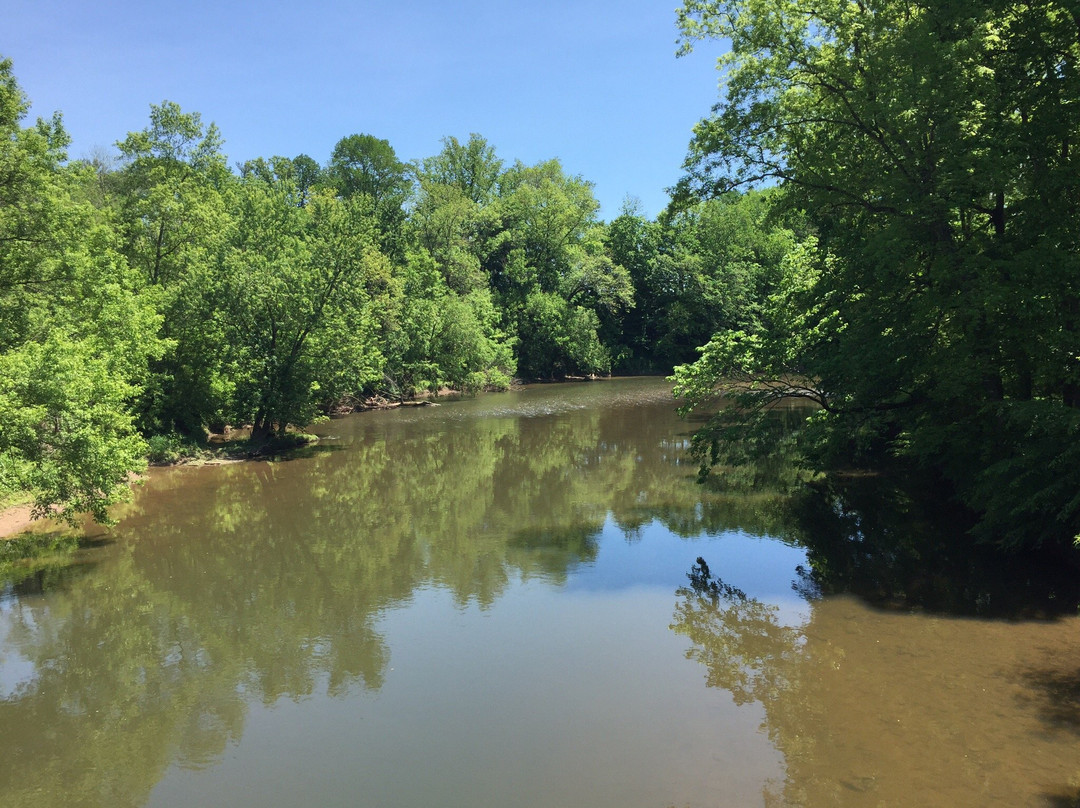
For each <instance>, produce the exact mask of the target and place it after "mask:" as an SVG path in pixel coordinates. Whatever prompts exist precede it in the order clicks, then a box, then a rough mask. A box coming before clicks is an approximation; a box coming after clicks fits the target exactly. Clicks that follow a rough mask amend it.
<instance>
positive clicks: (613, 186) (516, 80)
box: [0, 0, 720, 219]
mask: <svg viewBox="0 0 1080 808" xmlns="http://www.w3.org/2000/svg"><path fill="white" fill-rule="evenodd" d="M676 5H677V0H576V1H575V2H562V1H561V0H548V1H547V2H534V1H533V0H521V1H520V2H512V0H504V2H494V1H493V0H466V1H465V2H453V1H452V0H446V1H444V2H429V0H398V1H397V2H363V1H357V2H345V0H314V2H301V1H299V0H297V1H296V2H291V3H286V2H278V1H277V0H268V1H267V2H252V1H250V0H249V2H227V0H226V1H225V2H201V1H200V2H187V3H162V2H156V0H142V2H131V1H130V0H66V2H62V1H61V0H0V21H2V22H0V55H3V56H6V57H9V58H11V59H12V60H13V61H14V67H15V75H16V77H17V79H18V80H19V83H20V84H21V86H22V88H23V90H24V91H25V92H26V93H27V94H28V95H29V96H30V99H31V101H32V102H33V105H34V106H33V109H32V111H31V115H32V116H37V115H46V116H47V115H51V114H52V112H53V111H54V110H60V111H61V112H62V113H63V114H64V120H65V125H66V127H67V129H68V131H69V133H70V134H71V136H72V138H73V144H72V147H71V150H70V154H71V156H72V157H82V156H86V155H88V154H89V153H90V152H91V150H92V149H93V148H94V147H99V146H108V147H111V146H112V144H113V143H114V142H115V141H116V140H119V139H121V138H123V137H124V135H125V134H126V133H127V132H129V131H134V130H139V129H142V128H144V127H145V126H146V124H147V122H148V116H149V109H150V104H152V103H160V102H161V101H163V100H166V99H167V100H169V101H175V102H176V103H178V104H180V106H181V107H182V108H183V109H184V110H185V111H187V112H199V113H201V115H202V116H203V120H204V121H206V122H209V121H214V122H215V123H217V125H218V127H219V128H220V129H221V132H222V135H223V136H224V138H225V151H226V153H227V154H228V156H229V160H230V162H231V163H235V162H237V161H243V160H246V159H250V158H253V157H259V156H263V157H269V156H271V155H275V154H281V155H285V156H287V157H292V156H295V155H296V154H299V153H301V152H304V153H307V154H309V155H311V156H312V157H314V158H315V159H316V160H318V161H319V162H320V163H323V162H325V161H326V160H327V158H328V157H329V155H330V152H331V150H332V149H333V146H334V144H335V143H336V142H337V141H338V140H339V139H340V138H342V137H344V136H346V135H349V134H353V133H368V134H372V135H375V136H376V137H380V138H385V139H387V140H389V141H390V144H391V145H392V146H393V147H394V149H395V151H396V152H397V155H398V157H399V158H400V159H403V160H410V159H413V158H420V157H426V156H429V155H432V154H435V153H437V152H438V151H439V149H440V147H441V146H440V140H441V139H442V138H443V137H444V136H446V135H455V136H457V137H458V138H460V139H465V138H467V137H468V135H469V133H470V132H478V133H480V134H481V135H483V136H484V137H486V138H487V139H488V142H489V143H491V144H492V145H494V146H495V148H496V150H497V151H498V154H499V156H500V157H502V158H503V160H505V161H506V162H507V163H508V164H509V163H510V162H512V161H513V160H515V159H520V160H522V161H523V162H525V163H535V162H538V161H540V160H545V159H548V158H551V157H558V158H559V159H560V160H561V161H562V163H563V166H564V168H565V169H566V170H567V171H568V172H569V173H571V174H580V175H581V176H583V177H584V178H585V179H587V180H590V181H591V182H593V183H594V184H595V186H596V188H595V190H596V196H597V198H598V199H599V200H600V202H601V205H602V209H601V215H602V216H603V217H604V218H607V219H610V218H612V217H613V216H615V215H617V214H618V211H619V208H620V206H621V204H622V201H623V199H624V198H625V197H626V196H627V195H630V196H635V197H638V198H639V199H640V200H641V201H642V203H643V205H644V208H645V212H646V213H647V214H648V215H650V216H655V215H656V214H657V213H659V211H660V210H661V209H662V208H663V206H664V205H665V204H666V202H667V195H666V193H665V190H664V189H665V188H667V187H670V186H671V185H674V183H675V182H676V181H677V180H678V178H679V176H680V166H681V163H682V160H683V157H684V156H685V152H686V146H687V143H688V142H689V139H690V130H691V127H692V126H693V125H694V123H695V122H696V121H697V120H698V119H700V118H701V117H703V116H705V115H706V114H707V113H708V112H709V109H710V107H711V106H712V105H713V104H714V103H715V102H716V99H717V72H716V70H715V60H716V57H717V56H718V55H719V53H720V46H719V44H717V43H706V44H705V45H704V46H701V45H699V46H698V49H697V50H696V51H695V53H693V54H691V55H690V56H689V57H684V58H681V59H676V58H675V55H674V53H675V50H676V47H677V46H676V41H675V40H676V35H677V32H676V29H675V7H676Z"/></svg>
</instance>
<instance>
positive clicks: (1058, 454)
mask: <svg viewBox="0 0 1080 808" xmlns="http://www.w3.org/2000/svg"><path fill="white" fill-rule="evenodd" d="M679 21H680V27H681V30H682V33H683V37H684V39H683V42H684V45H685V47H687V48H689V47H691V46H692V45H693V44H694V42H696V41H698V40H700V39H703V38H705V39H709V38H721V39H727V40H729V41H730V42H731V45H732V47H731V51H730V52H729V53H728V54H727V55H726V56H724V57H723V58H722V59H721V64H720V67H721V69H722V70H723V74H724V97H723V99H722V101H721V103H720V104H719V105H717V106H716V108H715V109H714V110H713V115H712V116H710V117H709V118H707V119H705V120H703V121H702V122H701V123H700V124H699V125H698V126H697V128H696V130H695V133H694V139H693V141H692V143H691V149H690V155H689V157H688V159H687V168H688V176H687V177H686V179H684V181H683V182H682V183H681V186H680V189H679V194H680V195H682V196H684V197H686V198H690V199H692V198H697V197H700V196H701V195H706V196H708V195H714V194H716V193H721V192H724V191H729V190H731V189H742V188H747V187H753V186H755V185H758V184H761V183H772V184H776V185H779V186H781V187H782V188H783V190H784V202H785V204H786V205H788V206H790V207H792V208H793V209H796V210H800V211H805V214H806V216H807V219H808V224H809V225H810V227H811V235H810V236H808V237H806V238H803V239H801V240H800V242H799V244H798V245H797V247H796V248H795V249H793V250H791V251H789V252H788V253H787V257H786V260H785V262H784V272H783V273H782V280H781V281H780V282H779V285H778V287H777V291H776V293H774V294H773V295H771V296H770V297H769V298H768V300H767V302H766V304H765V311H764V313H763V321H764V323H765V327H764V328H761V329H757V330H753V329H724V330H721V331H719V332H717V333H716V334H715V335H714V336H713V337H712V339H711V340H710V341H709V342H708V344H707V345H706V347H705V349H704V352H703V355H702V356H701V358H700V359H699V360H698V361H697V362H696V363H694V364H693V365H688V366H686V367H684V368H682V369H681V370H680V371H679V372H678V374H677V376H678V385H677V386H678V390H679V391H680V392H681V393H682V394H684V395H685V396H687V398H688V401H689V404H690V405H698V406H702V405H705V404H706V402H707V401H708V400H709V399H710V398H711V397H712V396H713V394H714V392H715V391H717V390H719V391H720V392H722V393H725V394H727V395H729V396H731V397H733V398H734V399H736V400H737V401H738V402H739V404H740V406H739V407H738V408H736V409H729V410H727V411H726V412H725V413H723V414H721V416H720V417H718V418H715V419H713V422H712V423H711V425H710V427H709V428H708V429H707V430H704V431H703V432H701V433H700V434H699V439H698V449H699V451H700V452H701V453H702V456H703V458H704V459H705V460H706V461H707V462H708V461H716V460H718V459H721V457H722V456H723V455H724V453H725V450H726V448H727V447H731V446H735V445H743V446H745V445H751V446H756V447H757V449H758V450H759V451H769V447H770V446H775V445H776V442H777V441H795V442H796V443H797V444H798V445H797V449H798V451H800V452H801V453H802V454H803V456H804V457H806V459H807V460H808V461H809V462H810V463H812V464H813V465H815V466H816V467H819V468H826V467H830V466H833V465H836V464H838V463H847V464H850V463H852V462H857V463H859V464H863V465H866V464H881V463H892V462H897V461H899V462H901V463H903V464H904V465H906V466H908V467H914V468H915V469H917V470H918V471H919V472H920V473H922V474H923V475H925V476H926V477H928V478H939V480H940V484H941V488H942V489H943V490H946V491H950V492H952V495H953V496H954V497H955V498H956V499H957V500H958V501H959V502H961V503H963V504H964V505H965V506H967V507H968V508H970V509H971V510H972V511H973V513H974V515H975V517H976V519H977V524H976V525H975V532H976V534H977V535H978V536H980V537H981V538H984V539H988V540H993V541H995V542H998V543H1001V544H1003V545H1005V546H1013V547H1021V546H1032V545H1039V544H1042V543H1050V544H1067V543H1069V542H1072V541H1073V540H1074V539H1076V540H1078V541H1080V163H1078V148H1077V144H1076V142H1075V140H1076V136H1077V132H1080V8H1078V7H1077V5H1076V3H1074V2H1061V1H1059V0H1034V1H1033V2H1012V0H987V2H983V3H977V4H976V3H964V2H906V1H905V2H900V0H857V1H856V2H849V0H813V2H809V1H808V0H735V1H734V2H713V1H712V0H700V1H699V0H687V2H685V3H684V6H683V8H682V9H681V11H680V16H679ZM790 397H801V398H805V399H808V400H809V401H811V402H813V404H815V405H816V409H815V410H814V411H813V414H812V415H811V416H810V417H809V418H808V419H807V422H806V425H805V427H804V428H803V429H802V430H800V431H799V433H798V434H796V435H794V436H792V435H791V434H790V433H789V434H782V433H781V432H780V431H779V430H777V429H775V427H774V426H773V424H772V423H771V422H770V419H769V418H768V417H767V411H768V407H769V405H770V404H771V403H772V402H775V401H777V400H780V399H784V398H790ZM739 438H743V439H745V438H751V439H752V440H751V441H750V443H749V444H747V442H746V441H745V440H743V441H742V443H738V442H737V441H738V439H739ZM732 439H736V441H735V442H733V440H732Z"/></svg>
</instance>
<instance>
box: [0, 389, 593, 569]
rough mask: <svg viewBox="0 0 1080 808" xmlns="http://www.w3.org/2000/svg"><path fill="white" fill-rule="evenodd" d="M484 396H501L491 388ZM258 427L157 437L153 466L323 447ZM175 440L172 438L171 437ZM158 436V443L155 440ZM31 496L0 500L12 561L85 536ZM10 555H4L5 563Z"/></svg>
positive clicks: (355, 402) (421, 397) (386, 403)
mask: <svg viewBox="0 0 1080 808" xmlns="http://www.w3.org/2000/svg"><path fill="white" fill-rule="evenodd" d="M604 378H609V377H604V376H599V375H595V374H592V375H587V376H567V377H565V378H563V379H535V380H534V379H529V380H525V379H514V380H512V382H511V384H510V385H509V386H510V387H511V388H513V387H521V386H524V385H526V384H548V383H552V382H555V383H567V382H571V383H572V382H588V381H600V380H602V379H604ZM481 392H496V391H495V390H486V391H481ZM466 395H470V394H468V393H466V392H464V391H462V390H456V389H453V388H450V387H441V388H439V389H438V390H437V391H434V392H432V391H428V390H424V391H420V392H418V393H416V394H415V395H414V396H413V397H412V398H401V399H397V400H393V399H389V398H386V397H385V396H382V395H372V396H368V397H366V398H364V399H362V400H360V399H353V398H350V399H348V400H343V401H341V402H338V403H337V404H336V405H335V406H333V407H330V408H328V413H327V415H326V416H325V417H327V418H331V417H344V416H346V415H352V414H358V413H364V412H375V411H382V410H392V409H398V408H411V407H435V406H439V402H438V399H440V398H442V399H454V398H460V397H463V396H466ZM251 432H252V426H251V425H250V424H246V425H244V426H241V427H235V428H234V427H231V426H226V427H225V428H224V430H223V431H222V432H218V433H213V432H207V433H206V434H205V436H204V437H203V439H201V440H192V439H186V438H182V437H181V436H178V435H177V436H152V437H151V440H150V446H151V449H152V450H153V451H152V452H151V453H150V454H149V455H148V456H147V467H148V468H175V467H179V466H214V465H224V464H227V463H244V462H252V461H260V460H262V461H265V460H276V459H287V458H288V457H289V456H290V454H291V453H294V452H296V451H297V450H301V449H304V448H306V447H309V446H313V445H315V444H317V443H318V437H317V436H315V435H313V434H311V433H308V432H306V431H304V430H300V429H290V430H289V431H288V432H286V434H285V435H283V436H281V435H273V436H270V437H269V438H265V439H263V440H262V441H260V442H259V443H257V444H254V445H253V444H252V442H251ZM170 437H171V438H172V440H169V438H170ZM155 438H157V439H158V440H157V441H156V442H155ZM137 484H138V478H136V479H134V480H132V481H131V482H130V483H129V485H137ZM30 500H31V496H30V494H29V493H27V492H22V493H16V494H15V495H13V496H11V497H8V498H7V500H5V501H0V542H8V543H21V544H22V546H21V547H20V548H18V549H15V548H14V547H13V546H9V547H7V548H6V549H5V553H6V560H8V561H12V560H31V559H34V558H36V557H37V556H38V555H40V553H41V552H42V548H49V547H51V546H52V544H53V543H55V541H56V539H57V537H58V536H65V535H70V536H71V537H77V536H78V535H79V534H81V533H82V532H84V530H85V525H84V526H83V527H72V526H71V525H69V524H66V523H64V522H62V521H59V520H58V519H54V518H50V517H39V518H35V516H34V514H33V505H32V504H31V502H30ZM4 560H5V557H4V555H3V554H0V564H2V563H3V561H4Z"/></svg>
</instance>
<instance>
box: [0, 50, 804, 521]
mask: <svg viewBox="0 0 1080 808" xmlns="http://www.w3.org/2000/svg"><path fill="white" fill-rule="evenodd" d="M27 109H28V99H27V98H26V97H25V96H24V94H23V93H22V91H21V90H20V88H19V86H18V84H17V81H16V79H15V76H14V73H13V67H12V64H11V63H10V61H5V62H2V63H0V127H2V130H3V132H2V136H0V490H6V491H9V492H10V491H12V490H22V491H30V492H33V494H34V495H35V497H36V500H35V501H36V504H37V507H38V510H39V512H41V513H45V512H46V510H47V509H49V508H50V507H53V506H59V507H60V508H62V509H63V511H64V513H66V514H68V515H73V514H75V513H78V512H83V511H90V512H91V513H93V514H94V516H95V517H97V518H99V519H103V518H105V516H106V509H107V507H108V506H109V505H110V504H111V503H112V502H113V501H114V500H115V498H116V497H117V496H122V495H123V492H124V490H125V486H124V482H125V481H126V479H127V475H128V474H129V473H130V472H131V471H133V470H138V469H139V468H140V467H141V466H142V464H143V458H144V457H145V455H146V454H147V450H148V443H147V441H148V440H149V441H150V442H152V443H154V445H155V446H157V445H161V444H162V442H163V441H164V442H166V443H167V442H168V441H169V440H172V438H173V436H179V437H186V438H188V439H191V438H200V437H202V436H203V435H204V434H205V432H206V430H207V429H213V430H220V429H221V428H222V427H223V426H224V425H225V424H234V425H241V424H250V425H251V426H252V428H253V437H254V438H255V439H256V440H259V439H261V438H264V437H267V436H270V435H273V434H279V433H283V432H284V431H285V429H286V427H287V426H290V425H296V426H304V425H307V424H309V423H311V422H312V421H313V420H314V419H316V418H317V417H319V416H320V415H322V414H324V413H326V412H329V411H332V410H334V409H335V408H340V407H341V406H342V405H345V406H348V405H349V404H350V403H353V402H356V401H358V400H362V399H364V398H365V397H368V396H371V395H380V396H384V397H387V398H401V397H408V396H412V395H415V394H417V393H418V392H421V391H425V390H437V389H438V388H440V387H443V386H449V387H452V388H455V389H459V390H464V391H476V390H481V389H497V388H501V387H506V386H507V385H508V384H509V383H510V382H511V380H512V379H513V378H514V377H521V378H533V379H541V378H564V377H566V376H574V375H577V376H581V375H596V374H606V373H609V372H611V371H613V370H621V371H636V372H640V371H650V372H670V371H671V369H672V368H673V367H674V365H676V364H677V363H679V362H685V361H690V360H692V359H693V358H695V356H696V353H695V348H696V347H697V346H698V345H701V344H703V343H704V342H706V341H707V340H708V338H709V337H710V336H711V335H712V334H713V333H714V332H716V331H717V330H718V329H721V328H744V327H746V328H750V327H757V326H758V320H759V314H760V310H761V301H762V300H764V299H765V297H767V295H768V293H769V292H770V290H771V289H772V286H773V285H774V284H775V282H776V274H777V272H778V271H779V267H780V263H781V261H782V259H783V256H784V255H785V253H786V251H787V250H788V249H789V248H790V246H791V245H792V244H794V243H795V235H794V234H793V233H792V232H791V231H789V230H788V229H786V228H782V227H776V226H774V225H773V224H772V223H771V222H770V220H769V209H770V201H769V196H770V195H769V194H767V193H766V194H748V195H743V196H740V195H733V196H730V197H726V198H723V199H718V200H714V201H708V202H701V203H697V204H694V205H690V206H688V207H686V208H685V209H684V210H682V211H681V212H679V213H666V214H665V215H664V216H663V217H661V221H652V220H649V219H648V218H647V217H646V216H644V215H643V214H642V213H641V211H640V210H638V209H637V208H636V207H635V205H634V204H633V203H631V202H628V203H627V204H626V206H625V209H624V210H623V211H622V212H621V213H620V215H619V216H617V217H616V218H615V219H614V220H613V221H612V222H610V223H605V222H603V221H601V220H600V219H599V218H598V209H599V204H598V202H597V201H596V199H595V197H594V195H593V192H592V187H591V185H590V184H589V183H588V182H587V181H586V180H584V179H582V178H581V177H577V176H570V175H568V174H567V173H566V172H565V171H564V169H563V167H562V166H561V165H560V163H559V161H558V160H550V161H547V162H542V163H539V164H537V165H524V164H522V163H520V162H515V163H513V164H507V163H505V162H504V161H503V160H502V159H501V158H499V157H498V156H497V154H496V151H495V148H494V146H492V145H491V144H489V143H488V142H487V141H486V140H485V139H484V138H483V137H481V136H480V135H477V134H473V135H470V136H469V137H468V139H467V140H465V141H464V142H462V141H461V140H458V139H457V138H455V137H447V138H445V139H444V141H443V149H442V151H441V152H439V153H438V154H436V155H433V156H431V157H428V158H424V159H421V160H417V161H413V162H411V163H406V162H403V161H401V160H400V159H399V158H398V157H397V155H396V154H395V152H394V149H393V147H392V146H391V145H390V144H389V143H388V142H387V141H385V140H381V139H379V138H377V137H374V136H372V135H368V134H353V135H347V136H345V137H343V138H342V139H341V140H340V141H339V142H338V143H337V145H336V146H335V147H334V149H333V152H332V153H331V154H330V155H329V156H328V157H327V159H326V160H325V162H324V163H320V162H318V161H317V160H315V159H314V158H312V157H310V156H307V155H303V154H301V155H298V156H295V157H292V158H286V157H280V156H275V157H269V158H260V159H255V160H250V161H247V162H245V163H243V164H240V165H236V166H233V167H230V165H229V163H228V160H227V158H226V156H225V153H224V151H223V143H224V141H223V138H222V135H221V133H219V131H218V130H217V128H216V127H215V126H214V125H213V124H204V123H203V121H202V119H201V117H200V115H199V114H198V113H195V112H186V111H183V110H182V109H180V108H179V107H178V106H177V105H176V104H174V103H171V102H164V103H162V104H160V105H153V106H151V107H150V119H149V123H148V125H147V127H146V128H145V129H143V130H142V131H139V132H131V133H129V134H128V135H127V136H126V137H124V138H123V139H121V140H119V141H118V142H117V144H116V146H117V148H118V154H117V155H116V156H115V157H109V156H107V155H106V156H102V157H99V158H97V159H93V160H73V159H69V158H68V155H67V154H66V146H67V145H68V137H67V134H66V133H65V131H64V128H63V125H62V121H61V119H60V117H59V116H58V115H57V116H56V117H54V118H53V119H52V120H49V121H42V120H39V121H37V122H36V123H34V124H32V125H25V121H24V120H23V119H24V118H25V115H26V111H27Z"/></svg>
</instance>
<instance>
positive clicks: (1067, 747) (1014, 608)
mask: <svg viewBox="0 0 1080 808" xmlns="http://www.w3.org/2000/svg"><path fill="white" fill-rule="evenodd" d="M887 485H890V482H889V481H886V480H882V479H862V480H857V481H855V482H854V483H853V482H851V481H846V482H844V483H843V484H841V483H836V482H832V483H827V482H819V483H818V484H817V485H815V486H814V488H813V490H810V491H804V492H802V493H800V494H799V495H797V496H793V497H792V498H790V499H789V500H788V501H787V503H786V505H785V518H786V519H787V520H789V522H788V527H789V531H790V533H789V535H794V536H797V537H798V539H799V540H800V541H801V542H802V543H803V544H804V545H805V546H806V548H807V551H808V559H809V567H808V568H805V569H800V570H799V571H798V577H797V578H796V580H795V581H793V584H792V586H793V588H794V589H796V590H797V591H798V592H800V593H801V594H803V595H804V596H806V597H808V599H809V616H808V617H807V618H806V619H805V621H796V624H793V623H792V622H791V620H790V619H789V618H786V617H785V615H784V614H783V613H782V612H781V610H780V609H779V608H778V606H777V605H775V604H773V603H768V602H763V601H761V600H758V599H755V598H754V597H751V596H748V595H747V594H746V593H744V592H743V591H741V590H740V589H738V588H737V587H735V586H733V585H732V584H730V583H728V582H725V581H724V580H723V579H722V578H721V577H719V576H718V575H717V574H716V573H715V572H714V571H713V570H710V569H709V566H708V564H707V562H706V561H705V559H703V558H699V559H698V560H697V563H696V564H694V565H693V566H692V567H691V568H690V571H689V573H688V580H689V585H686V586H683V587H680V588H679V589H678V590H677V592H676V595H677V598H678V601H677V604H676V607H675V611H674V618H673V622H672V626H671V627H672V629H673V630H674V631H675V632H676V633H678V634H680V635H683V636H685V637H687V638H688V639H689V640H690V642H691V645H690V647H689V649H688V650H687V651H686V656H687V658H688V659H691V660H694V661H697V662H700V663H701V664H702V665H704V667H705V671H706V673H705V678H706V684H707V686H709V687H716V688H722V689H724V690H727V691H728V692H730V693H731V695H732V698H733V699H734V700H735V702H736V703H738V704H745V703H749V702H758V703H760V704H761V705H762V706H763V707H764V710H765V714H766V721H765V724H764V727H763V729H765V730H766V731H767V733H768V737H769V738H770V740H771V741H772V743H773V744H774V746H775V747H776V748H777V750H779V751H780V752H781V753H782V754H783V756H784V759H785V763H786V769H787V774H786V778H785V780H784V781H783V783H773V784H771V785H769V786H768V787H766V789H765V793H764V797H765V802H766V804H769V805H807V806H816V805H860V806H861V805H915V804H942V805H953V806H956V805H972V806H975V805H989V804H995V805H1005V804H1008V805H1029V804H1072V803H1070V802H1068V800H1070V799H1071V798H1072V796H1074V795H1075V793H1076V782H1077V779H1078V777H1080V769H1078V768H1077V765H1076V759H1075V754H1074V752H1075V738H1076V736H1077V734H1078V733H1080V721H1077V716H1078V715H1080V700H1078V698H1077V694H1078V693H1080V688H1078V687H1077V685H1076V683H1077V681H1078V680H1080V675H1078V672H1080V623H1078V621H1077V620H1076V617H1075V615H1076V613H1077V603H1078V600H1080V599H1078V596H1077V587H1076V583H1075V578H1076V576H1075V571H1074V570H1071V569H1070V568H1069V567H1068V566H1065V567H1064V573H1063V572H1062V567H1063V565H1062V564H1061V563H1060V559H1045V558H1044V559H1039V558H1028V559H1024V560H1020V559H1016V558H1009V557H1005V556H1002V555H1001V554H996V553H993V552H991V551H990V550H989V549H988V548H985V547H977V546H976V547H973V546H970V545H967V544H965V543H964V540H963V539H962V538H960V536H962V534H961V533H957V532H950V530H949V528H950V523H949V522H947V521H938V522H936V523H935V522H932V521H931V520H930V519H928V518H926V517H927V514H926V512H925V511H921V510H920V507H921V506H920V505H919V502H920V500H918V499H917V498H913V497H911V496H909V495H907V494H905V493H904V492H903V490H902V489H898V488H895V487H894V488H893V489H892V491H891V493H890V492H889V491H888V490H884V491H883V487H884V486H887ZM1055 561H1056V562H1057V563H1054V562H1055ZM975 615H978V616H979V619H972V617H971V616H975ZM1064 615H1072V617H1071V618H1066V617H1063V616H1064ZM1059 616H1060V617H1059ZM1063 801H1064V802H1063Z"/></svg>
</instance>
